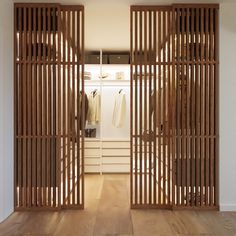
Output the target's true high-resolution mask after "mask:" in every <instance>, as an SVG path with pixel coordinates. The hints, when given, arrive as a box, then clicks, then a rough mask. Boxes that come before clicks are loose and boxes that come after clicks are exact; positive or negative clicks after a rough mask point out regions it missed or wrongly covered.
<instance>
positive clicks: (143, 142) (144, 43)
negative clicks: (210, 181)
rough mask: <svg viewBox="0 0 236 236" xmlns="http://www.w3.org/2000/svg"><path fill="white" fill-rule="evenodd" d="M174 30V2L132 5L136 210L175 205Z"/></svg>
mask: <svg viewBox="0 0 236 236" xmlns="http://www.w3.org/2000/svg"><path fill="white" fill-rule="evenodd" d="M171 30H172V8H171V7H170V6H166V7H165V6H160V7H158V6H156V7H152V6H145V7H143V6H132V7H131V147H132V148H131V149H132V150H131V207H133V208H136V207H137V208H140V207H144V208H145V207H154V208H171V204H172V187H171V179H172V177H171V176H172V171H171V162H172V161H171V160H172V157H171V152H172V151H171V143H172V139H173V135H172V131H171V109H169V107H170V103H171V102H172V101H171V99H170V97H171V73H172V72H171V67H172V64H171V60H172V56H171V41H172V36H171V34H170V32H171ZM157 107H158V108H159V109H157Z"/></svg>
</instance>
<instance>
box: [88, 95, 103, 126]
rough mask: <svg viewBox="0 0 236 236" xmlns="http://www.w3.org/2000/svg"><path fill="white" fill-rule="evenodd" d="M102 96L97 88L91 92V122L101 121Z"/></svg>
mask: <svg viewBox="0 0 236 236" xmlns="http://www.w3.org/2000/svg"><path fill="white" fill-rule="evenodd" d="M100 112H101V96H100V94H99V92H98V91H97V90H94V91H92V92H91V93H90V95H89V97H88V115H87V120H88V123H89V124H92V125H95V124H97V123H99V122H100Z"/></svg>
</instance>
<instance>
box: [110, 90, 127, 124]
mask: <svg viewBox="0 0 236 236" xmlns="http://www.w3.org/2000/svg"><path fill="white" fill-rule="evenodd" d="M125 115H126V99H125V93H124V92H123V91H122V90H121V91H119V93H118V94H116V96H115V103H114V109H113V117H112V124H113V125H114V126H115V127H116V128H120V127H122V126H123V125H124V121H125Z"/></svg>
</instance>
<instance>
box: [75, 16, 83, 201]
mask: <svg viewBox="0 0 236 236" xmlns="http://www.w3.org/2000/svg"><path fill="white" fill-rule="evenodd" d="M76 15H77V64H76V68H77V198H78V199H77V204H79V203H80V201H81V199H80V192H81V184H80V182H81V181H80V175H81V173H80V165H81V161H80V155H79V154H80V150H81V146H82V145H81V131H80V129H83V127H80V125H81V123H80V119H79V114H81V112H82V111H81V105H80V104H81V103H80V96H81V95H80V91H81V78H80V72H81V71H80V66H79V60H80V58H79V55H80V44H81V42H80V30H79V29H80V28H79V26H80V12H79V11H77V14H76ZM81 56H82V55H81ZM81 60H82V58H81ZM82 96H83V92H82ZM82 124H83V121H82ZM79 127H80V128H79ZM82 142H83V141H82Z"/></svg>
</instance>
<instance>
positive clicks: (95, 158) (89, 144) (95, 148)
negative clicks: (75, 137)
mask: <svg viewBox="0 0 236 236" xmlns="http://www.w3.org/2000/svg"><path fill="white" fill-rule="evenodd" d="M100 146H101V143H100V140H99V139H85V142H84V147H85V148H84V171H85V173H100V172H101V148H100Z"/></svg>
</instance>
